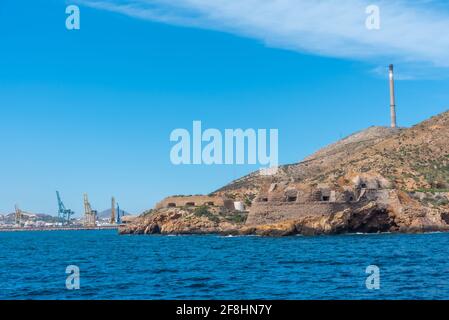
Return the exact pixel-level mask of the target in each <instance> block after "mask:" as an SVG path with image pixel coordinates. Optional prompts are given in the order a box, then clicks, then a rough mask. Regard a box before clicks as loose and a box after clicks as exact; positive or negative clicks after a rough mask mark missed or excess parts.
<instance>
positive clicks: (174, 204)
mask: <svg viewBox="0 0 449 320" xmlns="http://www.w3.org/2000/svg"><path fill="white" fill-rule="evenodd" d="M167 207H168V208H176V203H173V202H170V203H169V204H167Z"/></svg>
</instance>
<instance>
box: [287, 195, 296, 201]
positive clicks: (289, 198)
mask: <svg viewBox="0 0 449 320" xmlns="http://www.w3.org/2000/svg"><path fill="white" fill-rule="evenodd" d="M297 199H298V197H296V196H288V197H287V202H296V200H297Z"/></svg>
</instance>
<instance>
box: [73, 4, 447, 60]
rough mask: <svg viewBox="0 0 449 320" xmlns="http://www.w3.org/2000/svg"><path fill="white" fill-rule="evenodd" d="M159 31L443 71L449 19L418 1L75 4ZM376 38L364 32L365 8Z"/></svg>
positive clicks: (442, 10) (438, 6)
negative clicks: (374, 13) (218, 34)
mask: <svg viewBox="0 0 449 320" xmlns="http://www.w3.org/2000/svg"><path fill="white" fill-rule="evenodd" d="M78 2H79V3H81V4H84V5H87V6H90V7H94V8H98V9H104V10H109V11H114V12H119V13H122V14H125V15H128V16H131V17H136V18H140V19H147V20H151V21H158V22H163V23H169V24H175V25H181V26H191V27H199V28H206V29H213V30H220V31H225V32H231V33H234V34H237V35H242V36H246V37H251V38H255V39H258V40H260V41H263V42H264V43H265V44H266V45H268V46H273V47H279V48H285V49H290V50H296V51H299V52H307V53H312V54H318V55H323V56H329V57H341V58H349V59H360V60H366V61H370V62H373V63H384V62H385V61H394V62H396V61H400V62H402V63H405V64H416V63H418V64H419V63H421V64H425V65H426V66H432V67H434V68H441V67H442V68H448V67H449V32H448V31H449V11H448V10H446V9H447V6H444V5H442V3H441V2H439V1H432V0H422V1H414V2H413V3H412V4H410V2H411V1H400V0H380V1H374V0H373V1H368V0H80V1H78ZM371 4H374V5H377V6H379V8H380V17H381V25H380V26H381V28H380V30H368V29H367V28H366V27H365V21H366V18H367V14H366V12H365V10H366V7H367V6H368V5H371Z"/></svg>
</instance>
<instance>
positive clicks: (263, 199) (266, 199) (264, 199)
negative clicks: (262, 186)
mask: <svg viewBox="0 0 449 320" xmlns="http://www.w3.org/2000/svg"><path fill="white" fill-rule="evenodd" d="M260 201H261V202H268V198H261V199H260Z"/></svg>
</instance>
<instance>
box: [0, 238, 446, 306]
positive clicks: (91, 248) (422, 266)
mask: <svg viewBox="0 0 449 320" xmlns="http://www.w3.org/2000/svg"><path fill="white" fill-rule="evenodd" d="M448 252H449V234H445V233H435V234H421V235H398V234H376V235H342V236H317V237H303V236H297V237H286V238H262V237H221V236H213V235H210V236H119V235H117V233H116V231H114V230H107V231H106V230H105V231H48V232H11V233H10V232H6V233H0V298H1V299H448V298H449V259H448ZM68 265H76V266H78V267H79V268H80V289H79V290H67V289H66V285H65V283H66V277H67V276H68V275H67V274H66V273H65V271H66V267H67V266H68ZM369 265H376V266H378V267H379V268H380V289H379V290H368V289H367V288H366V285H365V280H366V278H367V277H368V276H369V275H368V274H366V273H365V271H366V268H367V266H369Z"/></svg>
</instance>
